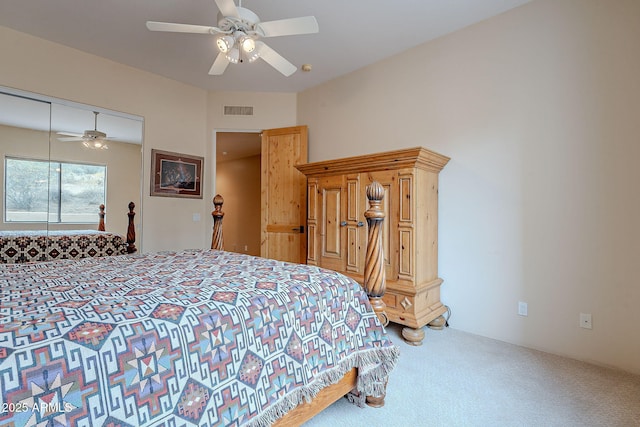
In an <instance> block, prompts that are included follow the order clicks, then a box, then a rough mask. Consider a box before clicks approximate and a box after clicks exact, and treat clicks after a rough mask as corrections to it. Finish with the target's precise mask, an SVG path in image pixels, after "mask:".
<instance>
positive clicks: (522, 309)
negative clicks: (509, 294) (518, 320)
mask: <svg viewBox="0 0 640 427" xmlns="http://www.w3.org/2000/svg"><path fill="white" fill-rule="evenodd" d="M518 314H519V315H520V316H528V315H529V307H528V306H527V303H526V302H522V301H518Z"/></svg>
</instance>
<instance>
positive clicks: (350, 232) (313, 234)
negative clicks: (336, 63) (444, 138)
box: [296, 147, 449, 345]
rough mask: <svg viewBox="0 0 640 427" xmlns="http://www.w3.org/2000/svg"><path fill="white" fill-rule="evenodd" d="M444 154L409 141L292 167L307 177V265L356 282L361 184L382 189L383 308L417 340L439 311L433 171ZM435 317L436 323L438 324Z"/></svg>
mask: <svg viewBox="0 0 640 427" xmlns="http://www.w3.org/2000/svg"><path fill="white" fill-rule="evenodd" d="M448 161H449V158H448V157H446V156H443V155H441V154H438V153H435V152H433V151H430V150H427V149H426V148H422V147H417V148H410V149H403V150H397V151H389V152H384V153H377V154H370V155H364V156H357V157H348V158H343V159H337V160H329V161H322V162H316V163H307V164H303V165H298V166H296V168H298V170H300V171H301V172H302V173H303V174H305V175H306V177H307V186H308V192H307V197H308V200H307V204H308V205H307V232H308V235H307V239H308V240H307V263H308V264H311V265H317V266H320V267H324V268H328V269H332V270H336V271H340V272H342V273H344V274H346V275H348V276H350V277H353V278H354V279H355V280H357V281H359V282H360V283H362V281H363V273H364V260H365V254H366V241H367V230H366V228H367V227H366V220H365V218H364V212H365V211H366V210H367V208H368V205H367V197H366V187H367V185H369V184H370V183H371V182H373V181H378V182H379V183H380V184H382V186H383V187H384V189H385V196H384V200H383V205H384V211H385V213H386V217H385V219H384V222H383V232H382V236H383V238H382V240H383V248H384V259H385V275H386V293H385V295H384V297H383V301H384V302H385V303H386V305H387V307H386V313H387V316H388V317H389V320H390V321H391V322H394V323H399V324H401V325H404V326H405V328H403V330H402V335H403V337H404V338H405V340H406V341H407V342H408V343H410V344H413V345H420V344H422V340H423V339H424V331H423V329H422V328H423V327H424V326H425V325H427V324H429V323H431V322H434V321H435V320H436V319H437V318H438V317H440V316H442V315H443V314H444V313H445V312H446V310H447V309H446V307H445V306H444V305H443V304H442V303H441V302H440V285H441V284H442V279H440V278H439V277H438V174H439V172H440V171H441V170H442V168H443V167H444V166H445V165H446V164H447V162H448ZM441 321H442V319H439V320H438V322H439V323H441Z"/></svg>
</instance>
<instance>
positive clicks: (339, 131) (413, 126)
mask: <svg viewBox="0 0 640 427" xmlns="http://www.w3.org/2000/svg"><path fill="white" fill-rule="evenodd" d="M639 40H640V2H638V1H636V0H626V1H625V0H615V1H607V2H604V1H601V0H536V1H533V2H531V3H529V4H527V5H525V6H522V7H520V8H517V9H514V10H512V11H509V12H507V13H505V14H503V15H500V16H498V17H495V18H492V19H489V20H487V21H484V22H482V23H479V24H477V25H474V26H471V27H468V28H466V29H463V30H462V31H458V32H456V33H453V34H451V35H448V36H446V37H442V38H441V39H438V40H436V41H433V42H431V43H428V44H425V45H422V46H419V47H417V48H415V49H412V50H410V51H408V52H405V53H403V54H401V55H399V56H397V57H395V58H391V59H388V60H385V61H383V62H380V63H378V64H375V65H374V66H370V67H367V68H364V69H362V70H359V71H357V72H354V73H352V74H350V75H347V76H344V77H343V78H339V79H336V80H334V81H331V82H329V83H327V84H324V85H321V86H319V87H316V88H313V89H311V90H308V91H305V92H303V93H301V94H299V97H298V120H299V122H300V123H306V124H308V125H309V127H310V143H309V145H310V160H311V161H318V160H325V159H331V158H337V157H341V156H348V155H358V154H364V153H370V152H377V151H384V150H390V149H396V148H402V147H412V146H417V145H423V146H425V147H427V148H430V149H433V150H435V151H438V152H440V153H442V154H445V155H447V156H450V157H451V159H452V160H451V162H450V163H449V164H448V165H447V166H446V167H445V169H444V170H443V172H442V174H441V176H440V218H441V220H440V228H439V232H440V260H439V268H440V270H439V271H440V275H441V277H442V278H443V279H444V285H443V288H442V300H443V302H444V303H445V304H447V305H449V306H450V307H451V310H452V317H451V325H452V327H455V328H457V329H462V330H465V331H469V332H472V333H477V334H481V335H485V336H489V337H494V338H497V339H500V340H504V341H508V342H512V343H516V344H521V345H525V346H529V347H533V348H538V349H542V350H546V351H550V352H553V353H557V354H561V355H568V356H570V357H574V358H577V359H582V360H587V361H591V362H595V363H598V364H602V365H608V366H614V367H618V368H622V369H624V370H628V371H633V372H636V373H640V335H639V334H638V327H639V326H638V325H640V309H639V308H638V307H640V286H639V285H638V284H639V283H640V263H639V262H638V260H639V259H640V246H639V244H638V242H639V241H640V227H638V225H637V220H638V213H639V212H640V192H638V190H637V186H638V183H640V168H638V167H637V166H636V165H635V164H636V163H637V161H638V159H639V158H640V144H639V143H638V135H640V120H638V117H640V104H639V101H638V100H640V84H639V82H640V79H639V76H640V49H638V41H639ZM518 301H524V302H527V303H528V308H529V315H528V317H522V316H518V315H517V305H518ZM581 312H582V313H591V314H592V315H593V329H592V330H587V329H581V328H579V326H578V324H579V322H578V319H579V313H581ZM427 345H428V344H427Z"/></svg>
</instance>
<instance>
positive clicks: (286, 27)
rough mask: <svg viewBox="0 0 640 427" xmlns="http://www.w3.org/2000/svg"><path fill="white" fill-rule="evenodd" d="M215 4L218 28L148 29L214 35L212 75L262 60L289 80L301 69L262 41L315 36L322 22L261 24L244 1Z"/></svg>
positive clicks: (155, 25) (165, 25)
mask: <svg viewBox="0 0 640 427" xmlns="http://www.w3.org/2000/svg"><path fill="white" fill-rule="evenodd" d="M215 2H216V4H217V5H218V9H220V13H219V14H218V27H207V26H202V25H191V24H174V23H170V22H154V21H147V28H148V29H149V30H151V31H167V32H173V33H192V34H210V35H214V36H215V37H216V46H217V47H218V50H219V53H218V56H217V57H216V60H215V62H214V63H213V65H212V66H211V69H210V70H209V74H211V75H216V76H217V75H221V74H222V73H224V70H226V69H227V66H228V65H229V64H230V63H233V64H237V63H239V62H245V61H247V62H253V61H255V60H256V59H258V58H262V59H263V60H264V61H265V62H267V63H268V64H269V65H271V66H272V67H273V68H275V69H276V70H278V71H279V72H281V73H282V74H283V75H285V76H287V77H288V76H290V75H291V74H293V73H294V72H295V71H296V69H297V67H296V66H295V65H293V64H292V63H291V62H289V61H288V60H286V59H285V58H284V57H282V56H281V55H280V54H279V53H278V52H276V51H275V50H273V49H272V48H270V47H269V46H267V45H266V44H265V43H264V42H263V41H261V40H260V39H262V38H266V37H278V36H292V35H298V34H312V33H317V32H318V31H319V29H318V22H317V21H316V18H315V17H313V16H303V17H300V18H289V19H280V20H278V21H268V22H260V18H258V15H256V14H255V13H253V12H252V11H250V10H249V9H245V8H244V7H242V2H240V5H239V6H236V5H235V3H234V2H233V0H215Z"/></svg>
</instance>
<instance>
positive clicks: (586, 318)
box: [580, 313, 593, 329]
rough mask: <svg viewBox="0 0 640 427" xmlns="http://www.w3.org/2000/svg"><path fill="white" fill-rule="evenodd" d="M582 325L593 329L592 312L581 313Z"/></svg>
mask: <svg viewBox="0 0 640 427" xmlns="http://www.w3.org/2000/svg"><path fill="white" fill-rule="evenodd" d="M580 327H581V328H585V329H593V326H592V325H591V313H580Z"/></svg>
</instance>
